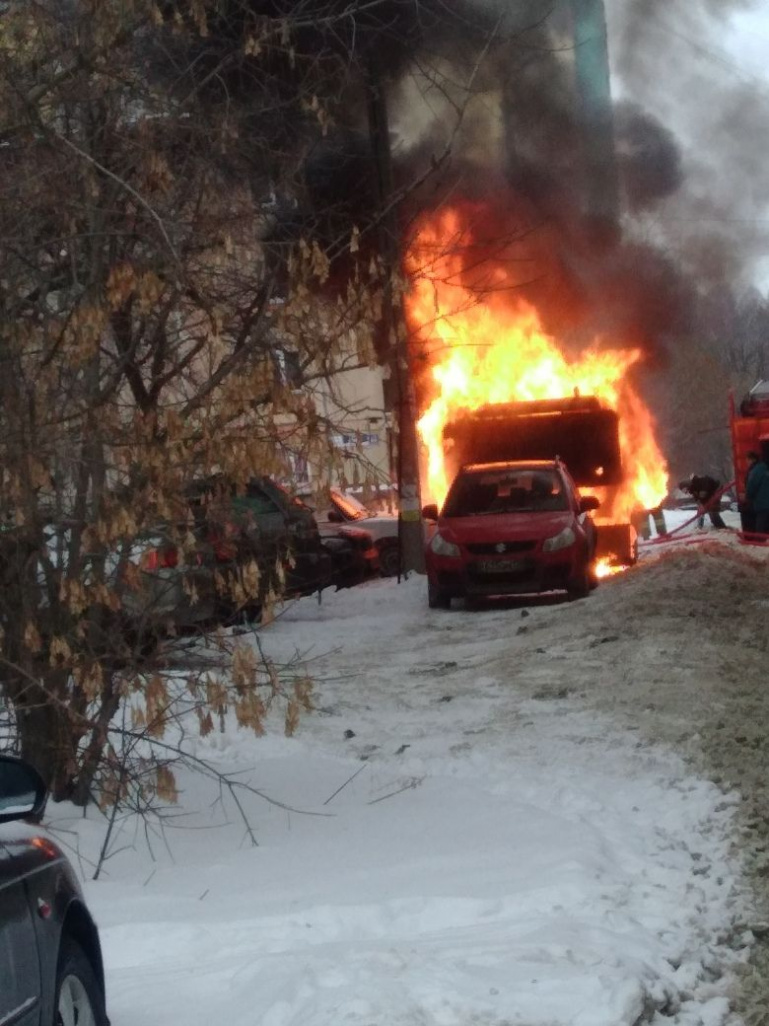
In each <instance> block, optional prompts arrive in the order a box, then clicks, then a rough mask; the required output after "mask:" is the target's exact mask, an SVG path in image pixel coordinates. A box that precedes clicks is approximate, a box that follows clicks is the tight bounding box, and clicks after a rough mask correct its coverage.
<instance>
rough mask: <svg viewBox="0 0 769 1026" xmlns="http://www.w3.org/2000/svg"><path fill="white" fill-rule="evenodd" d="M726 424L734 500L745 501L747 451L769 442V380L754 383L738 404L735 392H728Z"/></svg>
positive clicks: (757, 448)
mask: <svg viewBox="0 0 769 1026" xmlns="http://www.w3.org/2000/svg"><path fill="white" fill-rule="evenodd" d="M729 426H730V429H731V438H732V459H733V461H734V482H735V488H736V491H737V501H738V502H739V503H740V504H742V503H744V502H745V480H746V478H747V476H748V453H749V452H751V451H753V452H757V453H761V452H762V448H764V447H766V445H767V443H769V381H759V382H758V383H757V384H755V385H754V386H753V388H751V390H750V391H749V392H748V394H747V395H746V396H745V397H744V399H743V400H742V402H741V403H740V405H739V407H737V406H736V404H735V401H734V396H733V395H730V396H729Z"/></svg>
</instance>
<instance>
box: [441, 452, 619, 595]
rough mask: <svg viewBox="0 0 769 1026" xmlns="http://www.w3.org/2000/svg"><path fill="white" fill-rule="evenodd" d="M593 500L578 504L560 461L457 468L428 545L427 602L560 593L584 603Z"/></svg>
mask: <svg viewBox="0 0 769 1026" xmlns="http://www.w3.org/2000/svg"><path fill="white" fill-rule="evenodd" d="M598 505H599V503H598V499H596V498H595V496H592V495H590V496H585V497H584V498H580V495H579V492H578V490H577V487H576V485H575V484H574V482H573V480H572V479H571V476H570V475H569V472H568V471H567V469H566V467H565V466H564V464H563V463H561V462H560V461H559V460H532V461H525V462H510V463H479V464H472V465H470V466H465V467H463V468H462V469H461V470H460V472H459V474H457V476H456V478H455V479H454V483H453V484H452V486H451V488H450V489H449V494H448V495H447V496H446V501H445V503H444V505H443V509H442V510H441V512H440V514H439V513H438V508H437V506H426V507H425V509H424V510H423V515H424V517H425V519H427V520H435V521H437V524H436V529H435V531H434V532H433V534H432V537H431V538H430V540H429V542H428V544H427V581H428V601H429V604H430V607H431V608H432V609H438V608H444V609H448V608H449V606H450V605H451V600H452V598H458V597H462V598H466V599H469V600H470V601H473V600H475V599H480V598H490V597H492V596H501V595H523V594H531V593H537V592H545V591H565V592H567V593H568V595H569V597H570V598H583V597H585V596H587V595H588V594H589V592H590V589H591V587H594V586H595V584H596V579H595V577H594V573H593V560H594V557H595V544H596V528H595V525H594V524H593V521H592V520H591V519H590V517H589V516H588V513H589V512H590V511H591V510H594V509H597V508H598Z"/></svg>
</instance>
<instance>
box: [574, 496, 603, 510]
mask: <svg viewBox="0 0 769 1026" xmlns="http://www.w3.org/2000/svg"><path fill="white" fill-rule="evenodd" d="M600 505H601V503H600V500H599V499H597V498H596V497H595V495H585V496H583V497H582V498H581V499H580V500H579V511H580V513H589V512H590V511H591V510H594V509H598V508H599V507H600Z"/></svg>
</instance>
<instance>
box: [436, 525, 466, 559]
mask: <svg viewBox="0 0 769 1026" xmlns="http://www.w3.org/2000/svg"><path fill="white" fill-rule="evenodd" d="M430 548H431V549H432V550H433V552H434V553H435V555H436V556H448V557H449V558H450V559H459V546H458V545H455V544H454V542H450V541H446V539H445V538H444V537H443V535H442V534H440V533H439V532H438V531H436V532H435V534H434V535H433V540H432V541H431V542H430Z"/></svg>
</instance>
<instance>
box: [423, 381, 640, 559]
mask: <svg viewBox="0 0 769 1026" xmlns="http://www.w3.org/2000/svg"><path fill="white" fill-rule="evenodd" d="M443 447H444V452H445V460H446V466H447V470H448V472H449V474H450V476H451V477H453V476H454V475H455V474H456V473H458V472H459V470H460V468H461V467H462V466H464V465H465V464H468V463H473V462H481V463H493V462H501V461H504V460H560V461H562V462H563V463H565V465H566V466H567V467H568V470H569V473H570V475H571V477H572V479H573V480H574V483H575V484H576V485H577V487H578V488H580V489H591V490H594V489H600V490H601V492H602V494H604V495H605V496H607V497H609V500H610V502H611V499H612V498H614V497H615V494H616V492H617V491H618V490H619V489H620V488H621V487H622V485H623V484H624V472H623V468H622V454H621V451H620V441H619V416H618V414H617V413H616V411H615V410H608V409H604V407H602V406H601V404H600V402H599V401H598V399H596V398H595V397H594V396H589V397H586V398H582V397H580V396H579V395H576V396H574V397H572V398H567V399H540V400H536V399H535V400H530V401H528V402H511V403H492V404H488V405H486V406H481V407H479V408H478V409H477V410H473V411H465V412H463V413H461V414H460V415H459V416H458V417H457V418H456V419H455V420H452V421H449V422H447V424H446V425H445V427H444V429H443ZM637 554H638V553H637V544H636V531H635V528H634V527H633V525H632V523H630V522H626V523H606V522H604V523H603V525H602V527H601V529H600V531H599V532H598V544H597V546H596V547H595V557H596V558H597V559H598V560H605V561H607V562H608V563H609V564H619V565H623V566H627V565H631V564H632V563H635V562H636V559H637Z"/></svg>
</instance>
